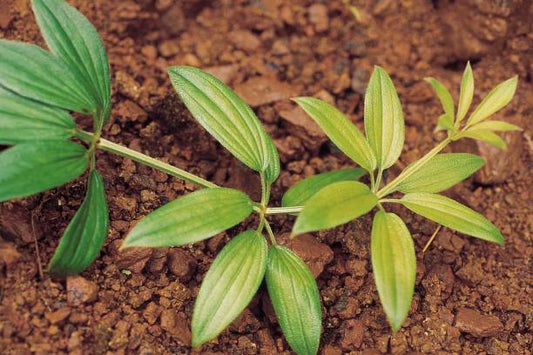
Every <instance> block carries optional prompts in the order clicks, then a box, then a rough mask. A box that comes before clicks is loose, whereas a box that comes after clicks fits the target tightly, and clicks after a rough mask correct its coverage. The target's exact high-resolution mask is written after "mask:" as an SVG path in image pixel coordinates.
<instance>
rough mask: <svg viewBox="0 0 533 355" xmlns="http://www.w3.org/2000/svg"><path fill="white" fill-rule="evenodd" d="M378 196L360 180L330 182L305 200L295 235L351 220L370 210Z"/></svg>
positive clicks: (294, 231)
mask: <svg viewBox="0 0 533 355" xmlns="http://www.w3.org/2000/svg"><path fill="white" fill-rule="evenodd" d="M376 204H377V197H376V196H375V195H374V194H373V193H372V192H371V191H370V189H369V188H368V187H367V186H366V185H365V184H362V183H360V182H357V181H341V182H336V183H334V184H331V185H328V186H326V187H324V188H323V189H321V190H320V191H319V192H317V193H316V194H314V195H313V196H312V197H311V198H310V199H309V200H308V201H307V203H306V204H305V206H304V208H303V209H302V211H301V212H300V214H299V215H298V218H297V219H296V222H295V224H294V227H293V230H292V233H293V235H297V234H302V233H306V232H312V231H318V230H323V229H329V228H333V227H336V226H339V225H341V224H344V223H347V222H349V221H351V220H353V219H355V218H357V217H359V216H362V215H364V214H365V213H367V212H369V211H370V210H371V209H372V208H374V206H375V205H376Z"/></svg>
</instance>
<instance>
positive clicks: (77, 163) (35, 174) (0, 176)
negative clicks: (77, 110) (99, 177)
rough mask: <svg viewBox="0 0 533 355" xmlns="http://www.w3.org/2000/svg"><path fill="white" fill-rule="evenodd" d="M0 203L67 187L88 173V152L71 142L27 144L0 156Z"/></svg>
mask: <svg viewBox="0 0 533 355" xmlns="http://www.w3.org/2000/svg"><path fill="white" fill-rule="evenodd" d="M0 166H1V167H2V169H0V202H3V201H7V200H10V199H13V198H19V197H26V196H29V195H33V194H36V193H38V192H42V191H45V190H49V189H51V188H54V187H57V186H60V185H63V184H66V183H67V182H69V181H71V180H73V179H75V178H77V177H78V176H80V175H81V174H83V172H84V171H85V169H87V151H86V150H85V148H83V147H82V146H81V145H79V144H76V143H73V142H70V141H43V142H31V143H30V142H28V143H23V144H19V145H16V146H14V147H12V148H9V149H7V150H5V151H3V152H2V153H1V154H0Z"/></svg>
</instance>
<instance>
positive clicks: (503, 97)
mask: <svg viewBox="0 0 533 355" xmlns="http://www.w3.org/2000/svg"><path fill="white" fill-rule="evenodd" d="M517 84H518V76H514V77H512V78H511V79H508V80H506V81H504V82H502V83H500V84H498V85H497V86H496V87H495V88H494V89H492V90H491V92H489V93H488V95H487V96H486V97H485V98H484V99H483V101H481V103H480V104H479V106H478V107H477V108H476V110H475V111H474V113H472V116H470V118H469V119H468V122H467V123H468V125H474V124H476V123H478V122H481V121H483V120H484V119H486V118H488V117H489V116H491V115H493V114H494V113H496V112H497V111H499V110H501V109H502V108H504V107H505V106H507V104H508V103H509V102H511V100H512V99H513V96H514V93H515V91H516V86H517Z"/></svg>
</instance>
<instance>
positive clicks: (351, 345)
mask: <svg viewBox="0 0 533 355" xmlns="http://www.w3.org/2000/svg"><path fill="white" fill-rule="evenodd" d="M363 335H364V325H363V322H361V321H360V320H355V319H349V320H348V321H346V323H345V324H344V336H343V338H342V341H341V346H342V348H343V349H344V350H354V349H359V348H360V347H361V345H362V344H363Z"/></svg>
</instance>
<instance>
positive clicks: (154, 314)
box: [143, 302, 161, 325]
mask: <svg viewBox="0 0 533 355" xmlns="http://www.w3.org/2000/svg"><path fill="white" fill-rule="evenodd" d="M160 314H161V308H160V307H159V306H158V305H157V304H156V303H155V302H150V303H148V305H147V306H146V308H145V309H144V311H143V318H144V319H145V320H146V321H147V322H148V324H150V325H153V324H155V322H156V321H157V318H159V315H160Z"/></svg>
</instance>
